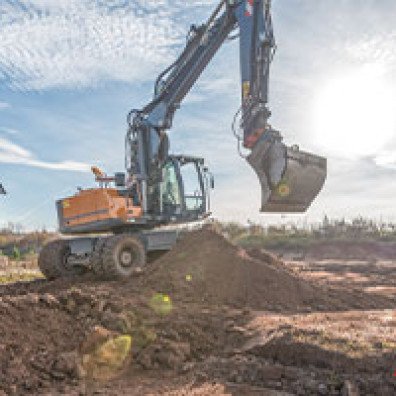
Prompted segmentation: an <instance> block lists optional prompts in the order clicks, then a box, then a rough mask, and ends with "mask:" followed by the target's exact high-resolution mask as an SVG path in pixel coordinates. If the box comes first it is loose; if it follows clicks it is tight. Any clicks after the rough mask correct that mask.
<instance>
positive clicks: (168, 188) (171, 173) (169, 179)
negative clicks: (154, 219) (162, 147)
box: [160, 159, 184, 217]
mask: <svg viewBox="0 0 396 396" xmlns="http://www.w3.org/2000/svg"><path fill="white" fill-rule="evenodd" d="M160 200H161V213H162V214H163V215H164V216H166V217H180V216H181V215H182V212H183V204H184V202H183V201H182V186H181V180H180V176H179V170H178V163H177V162H176V161H174V160H173V159H170V160H169V161H168V162H167V163H166V164H165V165H164V167H163V169H162V183H161V187H160Z"/></svg>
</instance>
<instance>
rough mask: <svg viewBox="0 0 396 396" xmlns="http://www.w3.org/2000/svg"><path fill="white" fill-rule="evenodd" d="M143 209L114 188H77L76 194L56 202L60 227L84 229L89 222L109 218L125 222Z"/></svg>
mask: <svg viewBox="0 0 396 396" xmlns="http://www.w3.org/2000/svg"><path fill="white" fill-rule="evenodd" d="M142 215H143V211H142V208H141V207H140V206H136V205H135V204H134V202H133V200H132V199H131V198H130V197H124V196H122V195H120V192H119V190H117V189H115V188H96V189H89V190H81V191H79V192H78V193H77V194H76V195H74V196H72V197H68V198H65V199H62V200H61V201H58V216H59V220H60V221H59V222H60V224H59V225H60V229H61V230H63V231H65V232H67V230H71V229H86V230H87V232H88V231H89V228H90V225H92V226H94V225H99V224H108V223H109V222H111V221H117V222H123V223H125V224H128V223H129V222H133V221H135V220H136V219H138V218H140V217H142Z"/></svg>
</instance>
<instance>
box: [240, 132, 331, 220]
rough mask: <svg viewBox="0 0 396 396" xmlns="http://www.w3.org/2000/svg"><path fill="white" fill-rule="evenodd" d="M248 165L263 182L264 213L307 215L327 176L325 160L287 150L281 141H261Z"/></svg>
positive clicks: (296, 148) (295, 148) (292, 148)
mask: <svg viewBox="0 0 396 396" xmlns="http://www.w3.org/2000/svg"><path fill="white" fill-rule="evenodd" d="M247 161H248V162H249V164H250V165H251V166H252V167H253V169H254V170H255V172H256V174H257V176H258V178H259V180H260V184H261V190H262V196H261V211H262V212H270V213H303V212H305V211H306V210H307V209H308V208H309V207H310V205H311V203H312V202H313V200H314V199H315V198H316V196H317V195H318V194H319V192H320V191H321V189H322V187H323V185H324V182H325V180H326V176H327V160H326V159H325V158H323V157H320V156H317V155H314V154H310V153H307V152H304V151H300V150H299V149H298V147H295V146H293V147H287V146H285V145H284V144H283V143H282V141H281V140H279V139H278V140H261V141H259V142H258V143H257V144H256V146H255V147H254V148H253V150H252V152H251V153H250V155H249V156H248V157H247Z"/></svg>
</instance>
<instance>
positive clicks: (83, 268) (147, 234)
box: [38, 230, 179, 280]
mask: <svg viewBox="0 0 396 396" xmlns="http://www.w3.org/2000/svg"><path fill="white" fill-rule="evenodd" d="M178 236H179V231H177V230H164V231H141V232H135V233H122V234H119V235H107V236H96V237H81V238H73V239H58V240H55V241H52V242H50V243H48V244H47V245H46V246H44V248H43V249H42V251H41V252H40V255H39V262H38V264H39V267H40V270H41V271H42V272H43V274H44V275H45V277H46V278H47V279H48V280H54V279H57V278H70V277H77V276H80V275H82V274H84V273H91V274H93V275H95V276H96V277H98V278H101V279H122V278H130V277H132V276H134V275H137V274H139V273H141V272H143V271H144V268H145V265H146V263H147V261H148V260H150V258H151V257H153V256H158V255H160V254H162V253H165V252H167V251H168V250H170V249H171V248H172V247H173V245H174V244H175V243H176V241H177V238H178Z"/></svg>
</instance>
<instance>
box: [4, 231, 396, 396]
mask: <svg viewBox="0 0 396 396" xmlns="http://www.w3.org/2000/svg"><path fill="white" fill-rule="evenodd" d="M351 302H352V307H353V308H354V309H357V308H358V309H388V310H390V309H392V307H394V303H395V301H394V300H392V299H389V298H387V297H386V296H376V295H373V294H371V295H370V296H369V297H368V296H366V295H365V294H364V293H363V292H360V291H357V290H353V291H348V290H342V291H341V290H338V289H332V288H330V287H324V286H319V285H314V284H311V283H310V282H308V281H306V280H303V279H302V278H300V277H299V276H298V275H297V274H296V273H294V272H292V271H290V270H288V269H287V267H286V266H285V265H284V263H282V262H281V261H280V260H279V259H278V258H276V257H274V256H272V255H271V254H269V253H267V252H265V251H259V250H255V251H252V252H250V254H249V252H247V251H245V250H242V249H240V248H238V247H236V246H234V245H232V244H230V243H229V242H228V241H227V240H225V239H224V238H223V237H222V236H221V235H219V234H217V233H215V232H214V231H211V230H210V229H204V230H200V231H194V232H190V233H186V234H185V235H184V236H183V237H182V238H181V240H180V241H179V242H178V243H177V245H176V246H175V248H174V249H173V250H172V251H171V252H169V253H167V254H165V255H164V256H162V257H161V258H159V259H158V260H157V261H155V262H153V263H151V264H150V265H149V266H148V268H147V270H146V271H145V273H144V274H143V275H141V276H139V277H137V278H135V279H131V280H129V281H124V282H98V281H97V280H94V279H90V278H89V277H85V278H83V279H76V280H67V281H66V280H57V281H54V282H46V281H37V282H32V283H24V284H14V285H8V286H2V287H0V318H1V320H0V395H2V394H5V395H23V394H51V395H53V394H70V395H73V394H90V393H92V392H96V393H97V394H109V395H117V394H121V393H124V394H128V395H145V394H153V395H156V394H168V395H182V394H183V395H186V394H188V395H190V394H192V395H225V394H232V395H243V394H246V395H251V394H254V395H255V394H257V395H258V394H263V395H264V394H266V395H267V394H268V395H271V394H318V392H319V391H320V392H321V393H320V394H341V392H347V391H348V389H349V388H348V387H350V388H351V389H353V387H354V386H357V387H359V388H360V389H362V390H363V391H367V392H370V390H372V389H374V390H378V389H381V392H382V393H381V394H387V393H386V392H388V391H393V390H394V388H392V386H394V383H393V382H392V381H393V380H392V379H391V378H390V376H389V378H388V379H385V380H384V376H383V375H378V373H377V371H376V370H385V367H387V366H386V365H387V364H390V363H389V362H391V361H392V359H393V357H394V355H392V353H391V352H390V351H388V350H387V349H386V348H385V347H384V348H385V349H383V350H382V351H381V352H382V354H381V357H380V358H379V357H378V356H377V355H375V356H374V357H373V359H371V360H370V361H368V363H367V364H370V365H371V367H370V370H371V371H370V373H371V374H370V373H369V374H367V378H366V377H365V378H364V381H363V380H362V381H361V382H359V383H358V384H357V385H356V384H355V383H354V382H353V381H352V379H353V378H354V375H355V374H356V373H355V371H354V370H355V369H356V367H359V368H361V367H362V365H363V366H364V362H363V363H362V359H360V360H359V365H358V366H356V365H354V362H355V360H354V358H353V357H348V358H347V357H343V358H340V359H338V360H337V359H336V357H337V354H335V352H334V353H330V352H328V351H327V349H326V346H325V345H323V344H321V343H320V342H319V341H322V339H321V338H320V334H319V335H317V334H316V333H314V335H315V337H316V338H315V337H314V335H312V334H311V333H312V331H311V329H309V326H308V325H307V324H306V323H305V322H306V321H307V319H306V318H307V317H309V318H313V319H312V320H313V321H318V323H320V321H321V320H322V319H320V318H324V317H326V318H327V320H328V321H329V322H332V321H333V318H332V317H331V316H329V315H337V312H338V311H347V310H350V309H351ZM311 312H316V314H315V315H319V316H318V317H316V316H315V315H313V314H310V313H311ZM307 315H308V316H307ZM312 315H313V316H312ZM320 315H324V316H323V317H321V316H320ZM326 315H327V316H326ZM299 318H305V319H304V320H305V322H304V323H305V325H304V326H305V327H304V328H303V329H301V328H298V326H299V324H298V323H299V320H300V319H299ZM310 320H311V319H310ZM334 320H335V319H334ZM387 323H388V322H387ZM389 323H390V324H391V325H392V326H393V322H392V321H390V322H389ZM389 323H388V324H389ZM395 327H396V320H395ZM310 337H311V338H310ZM337 337H338V336H337ZM312 338H315V340H314V341H315V342H316V344H317V345H316V344H315V345H316V346H315V347H312V346H311V347H308V346H307V347H306V348H305V349H304V345H308V344H307V343H308V342H311V341H312ZM318 339H319V341H318ZM312 342H313V341H312ZM329 342H330V341H329ZM338 342H339V343H340V342H341V343H342V341H340V339H339V338H338ZM304 343H305V344H304ZM282 345H288V347H285V348H283V349H284V350H285V351H288V352H287V353H286V352H285V355H284V356H279V354H278V352H277V350H278V349H279V351H281V350H282ZM301 345H302V346H301ZM389 345H390V344H389ZM389 345H388V346H389ZM304 350H307V351H308V354H307V355H306V356H305V355H304ZM291 351H296V354H298V355H299V359H293V352H291ZM344 352H345V351H344ZM345 353H346V352H345ZM340 356H341V355H340ZM342 356H344V355H342ZM321 357H322V358H321ZM329 357H330V358H329ZM327 358H329V361H326V359H327ZM318 361H319V362H320V364H318V367H314V366H315V364H316V363H317V362H318ZM340 362H341V363H340ZM336 363H337V364H336ZM373 370H374V373H373V372H372V371H373ZM384 375H385V374H384ZM379 384H380V385H379ZM379 386H380V388H379ZM282 392H284V393H282ZM331 392H333V393H331ZM346 394H348V393H346ZM368 394H369V393H368ZM374 394H375V393H374ZM378 394H379V393H378ZM389 394H391V393H389Z"/></svg>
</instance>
